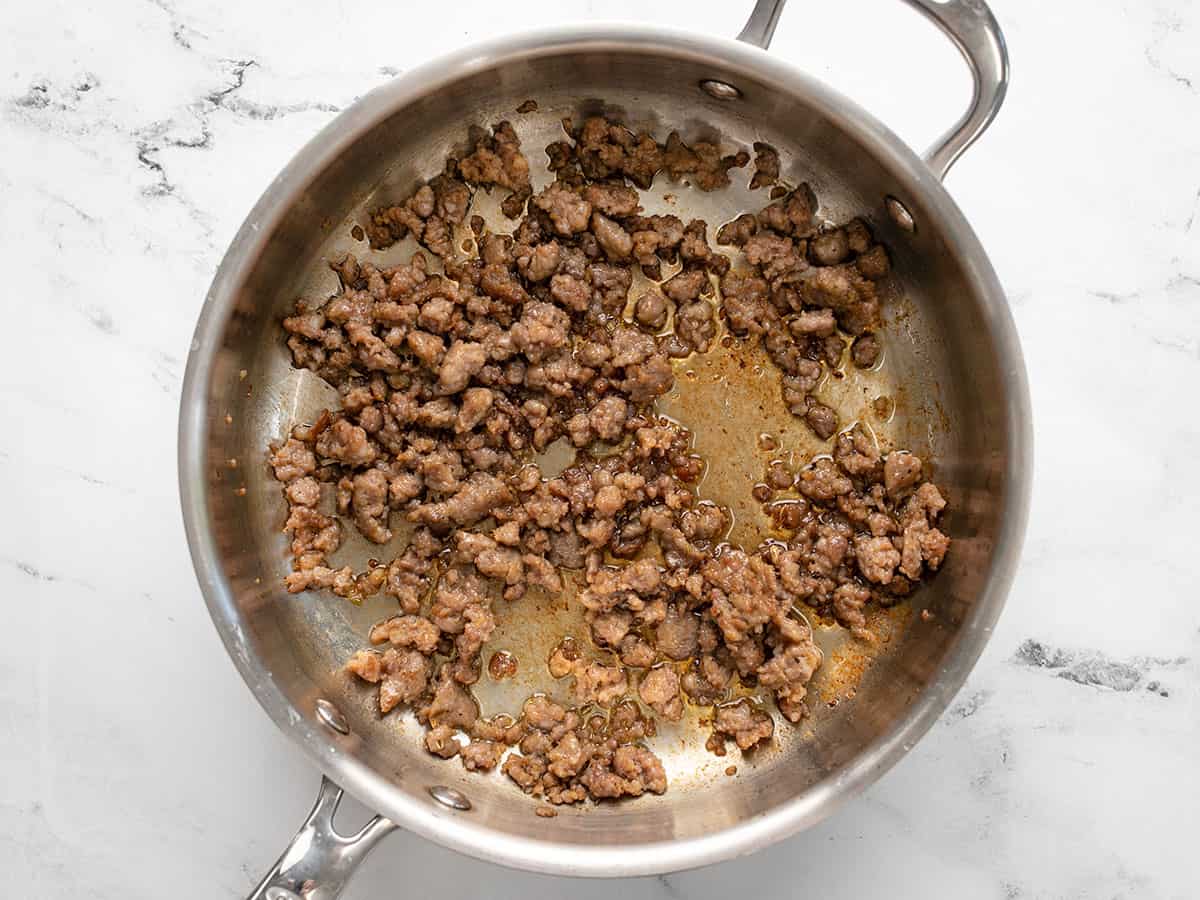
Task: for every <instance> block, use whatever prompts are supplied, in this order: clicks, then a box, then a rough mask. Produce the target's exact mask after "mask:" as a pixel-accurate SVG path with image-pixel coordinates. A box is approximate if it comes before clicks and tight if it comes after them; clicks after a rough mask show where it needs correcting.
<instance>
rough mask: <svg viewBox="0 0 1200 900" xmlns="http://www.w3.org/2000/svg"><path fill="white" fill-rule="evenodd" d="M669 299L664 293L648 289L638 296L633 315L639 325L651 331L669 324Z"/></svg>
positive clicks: (658, 329)
mask: <svg viewBox="0 0 1200 900" xmlns="http://www.w3.org/2000/svg"><path fill="white" fill-rule="evenodd" d="M667 312H668V310H667V301H666V299H665V298H664V297H663V295H662V294H659V293H657V292H655V291H647V292H646V293H644V294H642V296H640V297H638V300H637V303H636V304H635V305H634V308H633V317H634V318H635V319H636V320H637V322H638V324H639V325H643V326H645V327H646V328H649V329H650V330H651V331H661V330H662V329H663V326H664V325H666V324H667Z"/></svg>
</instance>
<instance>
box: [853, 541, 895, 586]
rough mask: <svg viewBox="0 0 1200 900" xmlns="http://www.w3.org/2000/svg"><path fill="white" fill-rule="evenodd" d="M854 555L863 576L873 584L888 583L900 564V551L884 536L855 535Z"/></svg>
mask: <svg viewBox="0 0 1200 900" xmlns="http://www.w3.org/2000/svg"><path fill="white" fill-rule="evenodd" d="M854 556H855V558H856V559H857V560H858V570H859V571H860V572H862V574H863V578H865V579H867V581H871V582H874V583H875V584H890V583H891V581H892V578H893V576H894V575H895V573H896V566H898V565H900V552H899V551H898V550H897V549H896V546H895V545H894V544H893V543H892V542H891V540H890V539H889V538H886V537H866V536H862V535H860V536H859V537H856V538H855V539H854Z"/></svg>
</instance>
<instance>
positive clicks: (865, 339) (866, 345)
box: [850, 331, 883, 369]
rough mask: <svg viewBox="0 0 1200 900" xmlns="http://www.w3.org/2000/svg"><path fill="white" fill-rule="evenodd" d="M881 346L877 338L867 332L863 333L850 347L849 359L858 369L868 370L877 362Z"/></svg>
mask: <svg viewBox="0 0 1200 900" xmlns="http://www.w3.org/2000/svg"><path fill="white" fill-rule="evenodd" d="M882 351H883V346H882V344H880V342H879V338H878V336H876V335H874V334H872V333H871V332H869V331H866V332H863V333H862V334H860V335H859V336H858V337H856V338H855V339H854V343H853V344H851V345H850V358H851V359H852V360H854V364H855V365H856V366H858V367H859V368H860V369H869V368H871V367H872V366H874V365H875V363H877V362H878V361H879V354H880V353H881V352H882Z"/></svg>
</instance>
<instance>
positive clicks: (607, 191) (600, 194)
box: [583, 182, 640, 219]
mask: <svg viewBox="0 0 1200 900" xmlns="http://www.w3.org/2000/svg"><path fill="white" fill-rule="evenodd" d="M583 196H584V198H585V199H586V200H587V201H588V202H589V203H591V204H592V209H596V210H599V211H600V212H602V213H604V215H606V216H611V217H612V218H615V219H623V218H625V217H626V216H632V215H633V214H634V213H636V212H637V211H638V202H639V199H640V198H639V197H638V192H637V191H635V190H634V189H633V188H631V187H629V186H628V185H624V184H618V183H613V182H603V183H598V184H589V185H588V186H587V189H586V190H585V191H584V192H583Z"/></svg>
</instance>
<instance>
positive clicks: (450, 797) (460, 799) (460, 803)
mask: <svg viewBox="0 0 1200 900" xmlns="http://www.w3.org/2000/svg"><path fill="white" fill-rule="evenodd" d="M429 796H430V797H432V798H433V799H434V800H436V801H437V802H438V803H440V804H442V806H448V807H450V808H451V809H457V810H461V811H463V812H466V811H467V810H468V809H470V808H471V801H470V800H468V799H467V798H466V797H465V796H463V793H462V791H457V790H455V789H454V788H452V787H446V785H444V784H435V785H434V786H433V787H431V788H430V789H429Z"/></svg>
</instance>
